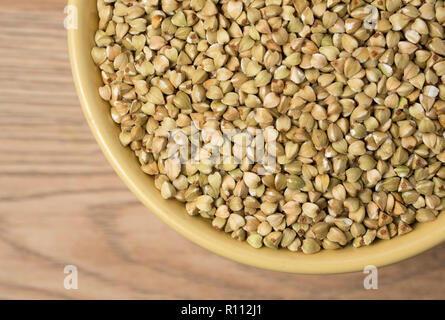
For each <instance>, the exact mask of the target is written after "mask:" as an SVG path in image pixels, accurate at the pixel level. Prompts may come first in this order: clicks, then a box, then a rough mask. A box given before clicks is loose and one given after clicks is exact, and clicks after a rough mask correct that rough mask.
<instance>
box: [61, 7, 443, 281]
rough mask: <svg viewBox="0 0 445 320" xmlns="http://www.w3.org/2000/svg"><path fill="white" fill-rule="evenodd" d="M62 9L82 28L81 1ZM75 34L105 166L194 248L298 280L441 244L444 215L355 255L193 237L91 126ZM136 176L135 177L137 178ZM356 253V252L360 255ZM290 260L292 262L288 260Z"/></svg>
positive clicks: (74, 62)
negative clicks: (74, 12)
mask: <svg viewBox="0 0 445 320" xmlns="http://www.w3.org/2000/svg"><path fill="white" fill-rule="evenodd" d="M91 3H94V7H95V6H96V1H91V2H90V3H89V4H88V5H91ZM68 5H73V6H75V7H76V8H77V9H78V15H79V16H78V19H79V22H82V21H81V20H82V17H81V16H80V15H81V14H82V12H81V10H79V8H80V9H83V8H86V6H85V5H86V2H84V1H83V0H69V1H68ZM86 22H88V21H86ZM81 28H86V26H84V25H83V24H82V23H79V26H78V29H77V30H75V29H68V30H67V33H68V50H69V57H70V63H71V70H72V74H73V79H74V83H75V87H76V91H77V95H78V97H79V100H80V103H81V106H82V110H83V113H84V116H85V118H86V119H87V122H88V124H89V127H90V130H91V131H92V133H93V135H94V137H95V139H96V141H97V143H98V144H99V146H100V148H101V149H102V152H103V153H104V155H105V157H106V158H107V160H108V162H109V163H110V164H111V166H112V167H113V169H114V170H115V171H116V173H117V174H118V175H119V177H120V178H121V180H122V181H123V182H124V183H125V184H126V185H127V187H128V188H129V189H130V190H131V191H132V192H133V193H134V194H135V195H136V196H137V198H138V199H139V200H140V201H141V202H142V203H143V204H144V205H145V206H146V207H147V208H149V209H150V211H151V212H153V213H155V214H156V215H157V216H158V217H159V218H161V220H163V221H164V222H165V223H167V224H168V225H169V226H170V227H172V228H173V229H174V230H176V231H177V232H178V233H180V234H181V235H183V236H184V237H186V238H187V239H189V240H191V241H192V242H194V243H195V244H197V245H199V246H201V247H204V248H206V249H208V250H209V251H212V252H213V253H216V254H218V255H220V256H223V257H226V258H228V259H231V260H235V261H237V262H240V263H243V264H246V265H250V266H253V267H257V268H261V269H267V270H273V271H281V272H288V273H299V274H336V273H346V272H356V271H363V268H364V267H365V266H367V265H373V266H376V267H381V266H385V265H389V264H393V263H396V262H399V261H402V260H405V259H407V258H410V257H413V256H415V255H417V254H419V253H422V252H424V251H426V250H428V249H430V248H432V247H434V246H435V245H437V244H439V243H441V242H443V241H445V214H442V215H439V217H438V219H436V221H434V222H431V223H430V224H428V223H426V224H422V225H421V226H415V230H414V232H410V233H408V234H407V235H404V236H403V237H396V238H393V239H391V242H392V243H393V245H388V242H385V241H380V242H379V243H377V244H373V245H372V246H369V247H362V248H358V249H357V248H352V247H351V248H344V249H341V250H340V251H335V250H334V251H329V250H324V251H323V252H320V253H317V254H315V255H304V254H302V253H292V252H287V250H286V253H284V252H283V251H285V250H272V249H268V248H264V249H263V248H262V249H260V250H256V249H253V248H251V247H250V246H248V245H247V244H245V243H243V244H241V243H239V242H238V241H233V240H232V239H229V238H228V237H227V236H226V235H225V234H224V233H222V232H219V231H215V230H213V229H212V228H208V229H210V230H211V231H207V230H204V232H199V233H197V232H196V231H197V230H198V229H199V228H201V227H200V226H198V224H199V223H198V222H196V226H194V225H192V223H194V222H191V223H189V222H185V223H186V225H184V221H185V220H184V219H188V218H182V217H181V218H180V217H178V215H174V214H171V212H168V208H167V207H168V204H165V203H164V202H161V201H159V197H156V196H154V197H153V196H150V195H149V194H147V192H146V191H147V190H146V189H147V187H146V186H143V185H142V183H140V181H134V180H132V179H131V177H130V175H131V173H129V172H128V171H127V169H128V168H125V164H124V163H122V162H120V161H118V160H117V158H116V156H115V154H114V153H115V152H116V143H114V142H111V139H109V137H108V138H107V136H106V135H105V134H104V129H103V128H101V127H100V126H98V125H97V121H96V120H97V119H96V118H95V116H94V113H95V112H94V106H95V105H96V103H94V101H98V100H97V97H99V95H98V94H97V90H95V91H96V95H95V96H92V95H91V93H90V92H88V90H87V89H86V83H88V82H89V80H88V76H87V73H88V72H89V69H88V71H87V68H86V64H88V62H86V61H87V60H88V59H90V60H91V57H90V52H84V51H82V50H81V47H82V45H80V44H81V43H82V41H88V40H87V39H82V37H81V32H80V31H79V29H81ZM90 40H91V39H90ZM90 91H91V90H90ZM99 99H100V98H99ZM120 148H121V149H122V152H124V151H123V150H124V149H125V148H122V146H120ZM138 174H141V172H139V173H138ZM170 206H171V205H170ZM166 209H167V210H166ZM170 211H171V210H170ZM190 218H192V219H195V220H196V221H198V220H199V219H196V217H190ZM207 225H208V224H207ZM201 230H202V229H201ZM214 232H218V233H221V234H224V237H221V236H218V235H215V234H214ZM357 250H360V252H358V251H357ZM280 251H281V252H280ZM348 254H349V256H348ZM290 255H294V256H293V257H290Z"/></svg>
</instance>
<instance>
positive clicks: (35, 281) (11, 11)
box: [0, 0, 445, 299]
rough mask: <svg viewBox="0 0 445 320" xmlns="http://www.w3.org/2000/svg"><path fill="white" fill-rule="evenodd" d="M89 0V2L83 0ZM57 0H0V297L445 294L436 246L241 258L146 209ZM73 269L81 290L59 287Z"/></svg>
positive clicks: (441, 254)
mask: <svg viewBox="0 0 445 320" xmlns="http://www.w3.org/2000/svg"><path fill="white" fill-rule="evenodd" d="M85 1H93V0H85ZM64 6H65V1H62V0H39V1H29V0H15V1H10V0H0V128H1V133H0V298H1V299H13V298H27V299H38V298H42V299H49V298H56V299H65V298H67V299H79V298H86V299H98V298H122V299H127V298H136V299H142V298H143V299H255V298H259V299H303V298H306V299H315V298H322V299H352V298H370V299H375V298H383V299H413V298H435V299H443V298H445V286H444V281H445V244H443V245H440V246H437V247H436V248H434V249H432V250H430V251H428V252H425V253H423V254H421V255H419V256H417V257H415V258H412V259H409V260H407V261H404V262H401V263H398V264H396V265H392V266H389V267H385V268H381V269H379V289H378V290H365V289H364V287H363V280H364V277H365V275H364V274H362V273H355V274H343V275H330V276H304V275H292V274H284V273H278V272H270V271H264V270H259V269H255V268H251V267H248V266H244V265H241V264H238V263H235V262H232V261H230V260H227V259H225V258H222V257H219V256H217V255H215V254H213V253H211V252H208V251H206V250H204V249H202V248H200V247H198V246H197V245H195V244H193V243H191V242H190V241H188V240H186V239H185V238H183V237H182V236H180V235H179V234H177V233H175V232H174V231H173V230H171V229H170V228H169V227H168V226H167V225H165V224H164V223H163V222H161V221H160V220H159V219H158V218H157V217H156V216H155V215H154V214H152V213H150V212H149V211H148V210H147V209H146V208H145V207H144V206H143V205H142V204H141V203H140V202H139V201H138V200H137V199H136V197H135V196H134V195H133V194H132V193H131V192H130V191H129V190H128V189H127V188H126V186H125V185H124V184H123V182H122V181H120V180H119V178H118V177H117V175H116V174H115V173H114V171H113V170H112V168H111V166H110V165H109V164H108V162H107V161H106V160H105V158H104V156H103V155H102V153H101V151H100V150H99V147H98V145H97V144H96V142H95V140H94V138H93V136H92V134H91V133H90V131H89V128H88V126H87V123H86V121H85V119H84V118H83V115H82V111H81V108H80V105H79V101H78V99H77V96H76V93H75V90H74V85H73V81H72V78H71V71H70V65H69V61H68V52H67V44H66V31H65V30H64V28H63V19H64V13H63V9H64ZM66 265H75V266H77V268H78V279H79V289H78V290H66V289H65V288H64V286H63V281H64V277H65V274H64V267H65V266H66Z"/></svg>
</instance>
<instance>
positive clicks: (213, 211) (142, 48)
mask: <svg viewBox="0 0 445 320" xmlns="http://www.w3.org/2000/svg"><path fill="white" fill-rule="evenodd" d="M97 4H98V6H97V7H98V13H99V18H100V19H99V27H98V30H97V32H96V34H95V43H96V47H94V48H93V50H92V57H93V59H94V62H95V63H96V64H97V65H98V66H99V68H100V70H101V74H102V78H103V82H104V86H103V87H101V88H100V89H99V93H100V96H101V97H102V98H103V99H104V100H106V101H109V102H110V105H111V109H110V112H111V115H112V118H113V120H114V121H115V122H116V123H117V124H119V126H120V128H121V133H120V136H119V138H120V141H121V143H122V145H124V146H128V147H129V148H131V150H133V151H134V153H135V155H136V156H137V158H138V159H139V162H140V164H141V168H142V171H143V172H145V173H146V174H148V175H153V176H154V177H155V185H156V187H157V188H158V189H159V190H160V192H161V195H162V197H164V198H165V199H170V198H174V199H177V200H179V201H181V202H184V203H185V207H186V211H187V213H188V214H190V215H197V216H202V217H204V218H207V219H209V220H211V223H212V226H213V227H214V228H216V229H218V230H222V231H224V232H227V233H230V234H231V236H232V238H235V239H238V240H240V241H247V242H248V243H249V244H250V245H251V246H252V247H254V248H260V247H262V246H263V245H264V246H266V247H269V248H287V249H289V250H291V251H299V250H301V251H303V252H304V253H315V252H318V251H320V250H321V248H323V249H338V248H342V247H344V246H346V245H348V244H351V243H352V245H353V246H354V247H361V246H367V245H370V244H371V243H372V242H374V241H375V240H376V239H383V240H386V239H391V238H393V237H395V236H398V235H403V234H406V233H408V232H410V231H411V230H412V225H413V224H414V223H415V222H416V221H417V222H428V221H432V220H435V219H436V217H437V215H438V214H439V213H441V212H442V211H443V210H444V209H445V188H444V187H445V180H444V179H445V167H444V166H443V162H445V152H444V150H445V139H444V127H445V102H444V101H443V99H444V98H445V77H444V75H445V41H444V39H443V38H444V30H443V26H444V25H445V7H444V1H432V0H413V1H409V0H403V1H402V0H391V1H389V0H386V1H385V0H376V1H363V0H343V1H340V0H328V1H317V0H313V1H306V0H293V1H290V0H252V1H250V0H243V1H241V0H228V1H224V0H222V1H218V0H213V1H211V0H184V1H178V0H143V1H142V0H141V1H136V0H98V1H97Z"/></svg>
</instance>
